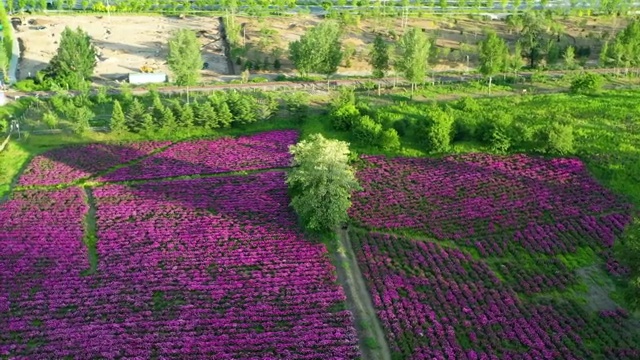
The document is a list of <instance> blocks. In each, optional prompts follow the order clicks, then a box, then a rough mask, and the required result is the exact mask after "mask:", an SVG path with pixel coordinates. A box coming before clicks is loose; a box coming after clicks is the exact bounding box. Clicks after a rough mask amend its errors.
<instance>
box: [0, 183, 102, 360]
mask: <svg viewBox="0 0 640 360" xmlns="http://www.w3.org/2000/svg"><path fill="white" fill-rule="evenodd" d="M87 210H88V205H87V204H86V203H85V201H84V193H83V191H82V190H80V189H79V188H69V189H64V190H60V191H55V192H48V191H36V190H30V191H24V192H17V193H15V194H14V195H13V199H12V200H10V201H8V202H6V203H4V204H2V205H1V206H0V224H2V229H1V230H0V249H2V250H1V251H0V329H2V330H1V331H0V358H12V357H13V356H20V355H25V356H26V355H30V356H32V357H39V358H45V357H46V358H59V359H60V358H62V357H63V356H65V355H69V354H70V353H73V352H74V351H75V352H76V353H78V351H80V350H81V349H83V347H84V344H79V343H75V342H71V343H69V345H68V346H66V350H65V349H61V347H65V346H62V345H61V344H63V343H64V342H65V341H66V340H69V339H72V338H73V337H74V336H75V335H74V334H75V333H76V331H78V330H79V329H78V330H73V329H70V328H69V327H66V326H62V325H63V324H64V323H65V321H64V320H63V318H65V316H66V315H67V314H72V313H74V312H75V311H76V309H78V308H79V307H81V306H84V305H83V302H84V301H85V300H86V299H85V298H84V297H83V296H81V294H91V293H92V290H91V286H92V284H94V283H95V281H94V280H93V279H91V278H88V277H81V276H80V273H81V272H82V271H83V270H86V269H87V268H88V267H89V263H88V262H87V252H86V248H85V247H84V245H83V244H82V238H83V235H84V231H83V220H84V215H85V213H86V212H87ZM78 320H81V319H79V318H77V317H75V321H78ZM87 325H89V324H87ZM94 342H95V341H94Z"/></svg>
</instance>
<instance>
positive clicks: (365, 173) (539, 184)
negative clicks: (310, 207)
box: [350, 154, 631, 256]
mask: <svg viewBox="0 0 640 360" xmlns="http://www.w3.org/2000/svg"><path fill="white" fill-rule="evenodd" d="M363 160H364V161H365V165H364V166H363V168H362V169H361V170H360V171H359V172H358V174H357V177H358V179H359V180H360V184H361V186H362V187H363V189H364V191H362V192H359V193H356V194H354V196H353V206H352V208H351V210H350V215H351V216H352V217H353V218H354V219H356V220H357V221H358V222H359V223H361V224H363V225H365V226H367V227H368V228H373V229H409V230H413V231H418V232H421V233H425V234H427V235H429V236H432V237H434V238H436V239H439V240H453V241H454V242H456V243H458V244H460V245H465V246H471V247H475V248H476V249H477V250H478V252H479V253H480V254H481V255H483V256H502V255H505V254H508V253H510V252H512V251H521V250H523V249H524V250H526V251H528V252H530V253H532V254H535V253H541V254H548V255H553V254H559V253H571V252H574V251H575V249H576V247H577V246H582V245H584V246H594V247H611V246H612V245H613V241H614V239H615V237H616V236H617V235H619V234H620V233H621V232H622V230H623V229H624V227H625V226H626V225H627V224H628V223H629V222H630V220H631V215H630V206H629V205H628V204H625V203H623V202H621V201H620V200H619V199H618V198H617V197H616V196H614V195H613V194H612V193H610V192H609V191H607V190H606V189H605V188H603V187H602V186H600V185H599V184H598V183H596V181H595V180H593V179H592V178H591V177H590V176H589V174H588V173H587V170H586V168H585V166H584V164H583V163H582V162H580V161H579V160H576V159H552V160H546V159H542V158H534V157H528V156H525V155H516V156H510V157H504V156H495V155H484V154H471V155H463V156H451V157H446V158H444V159H416V158H396V159H387V158H384V157H381V156H363Z"/></svg>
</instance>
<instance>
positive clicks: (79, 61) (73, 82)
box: [45, 27, 96, 89]
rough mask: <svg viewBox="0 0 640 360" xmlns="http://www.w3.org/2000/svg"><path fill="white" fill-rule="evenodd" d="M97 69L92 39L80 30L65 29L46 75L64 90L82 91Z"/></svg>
mask: <svg viewBox="0 0 640 360" xmlns="http://www.w3.org/2000/svg"><path fill="white" fill-rule="evenodd" d="M95 67H96V49H95V47H94V46H93V44H92V43H91V37H90V36H89V35H88V34H87V33H86V32H85V31H83V30H82V29H80V28H77V29H76V30H71V28H69V27H65V29H64V30H63V31H62V34H61V38H60V45H59V46H58V51H57V53H56V55H54V56H53V58H52V59H51V62H50V63H49V66H48V67H47V69H46V70H45V74H46V76H47V77H50V78H51V79H52V80H53V82H54V83H55V84H57V85H58V86H60V87H62V88H66V89H80V88H82V87H83V86H86V85H85V83H86V82H88V81H90V80H91V76H92V75H93V71H94V69H95Z"/></svg>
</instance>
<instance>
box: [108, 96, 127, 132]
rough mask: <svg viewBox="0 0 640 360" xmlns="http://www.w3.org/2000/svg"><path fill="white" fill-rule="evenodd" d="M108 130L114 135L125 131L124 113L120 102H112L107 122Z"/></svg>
mask: <svg viewBox="0 0 640 360" xmlns="http://www.w3.org/2000/svg"><path fill="white" fill-rule="evenodd" d="M109 128H110V129H111V131H112V132H114V133H116V134H120V133H123V132H125V131H127V124H126V119H125V117H124V111H122V105H120V101H118V100H115V101H114V102H113V111H112V112H111V120H110V121H109Z"/></svg>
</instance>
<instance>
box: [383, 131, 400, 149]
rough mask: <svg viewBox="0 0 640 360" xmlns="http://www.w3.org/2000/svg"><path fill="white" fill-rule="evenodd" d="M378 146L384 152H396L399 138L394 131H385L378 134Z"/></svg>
mask: <svg viewBox="0 0 640 360" xmlns="http://www.w3.org/2000/svg"><path fill="white" fill-rule="evenodd" d="M378 144H379V145H380V147H381V148H382V149H384V150H398V149H399V148H400V136H398V132H397V131H396V130H395V129H386V130H384V131H382V132H381V133H380V138H379V140H378Z"/></svg>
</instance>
